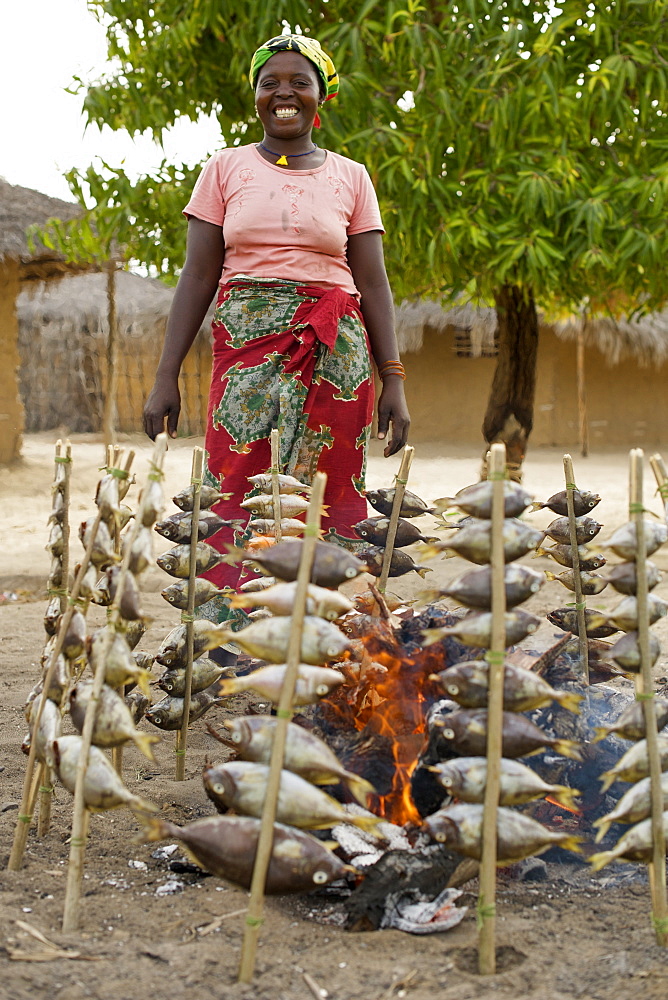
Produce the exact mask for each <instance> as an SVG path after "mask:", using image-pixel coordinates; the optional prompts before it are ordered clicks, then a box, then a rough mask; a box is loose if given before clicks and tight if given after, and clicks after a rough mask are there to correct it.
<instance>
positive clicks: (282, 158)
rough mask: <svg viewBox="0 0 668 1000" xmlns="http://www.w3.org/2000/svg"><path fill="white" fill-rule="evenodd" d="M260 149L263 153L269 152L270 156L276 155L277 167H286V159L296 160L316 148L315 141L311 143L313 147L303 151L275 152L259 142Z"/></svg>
mask: <svg viewBox="0 0 668 1000" xmlns="http://www.w3.org/2000/svg"><path fill="white" fill-rule="evenodd" d="M259 146H260V149H263V150H264V151H265V153H270V154H271V155H272V156H277V157H278V159H277V160H276V164H275V165H276V166H277V167H287V166H288V160H296V159H297V157H298V156H308V155H309V153H315V151H316V149H317V148H318V147H317V146H316V144H315V143H313V149H307V150H306V152H305V153H275V152H274V150H273V149H267V147H266V146H265V144H264V143H263V142H261V143H259Z"/></svg>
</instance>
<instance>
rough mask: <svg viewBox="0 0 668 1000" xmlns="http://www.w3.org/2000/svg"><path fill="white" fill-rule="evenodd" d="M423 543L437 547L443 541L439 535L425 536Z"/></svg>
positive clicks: (422, 539)
mask: <svg viewBox="0 0 668 1000" xmlns="http://www.w3.org/2000/svg"><path fill="white" fill-rule="evenodd" d="M421 541H423V542H426V543H427V545H436V544H437V543H439V542H440V541H441V539H440V538H439V537H438V536H437V535H423V536H422V538H421Z"/></svg>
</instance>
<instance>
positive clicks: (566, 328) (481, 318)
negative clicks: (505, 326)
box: [396, 299, 668, 366]
mask: <svg viewBox="0 0 668 1000" xmlns="http://www.w3.org/2000/svg"><path fill="white" fill-rule="evenodd" d="M396 316H397V339H398V342H399V350H400V351H401V352H402V353H414V352H418V351H420V350H421V349H422V344H423V340H424V333H425V330H431V331H435V332H437V333H443V332H444V331H445V330H446V329H447V328H451V329H453V330H455V331H456V330H463V331H466V332H467V333H468V334H469V340H470V347H471V353H472V354H473V355H475V356H480V355H482V354H483V353H488V352H490V351H491V350H492V349H493V347H494V338H495V335H496V332H497V326H498V323H497V316H496V310H494V309H491V308H488V307H479V308H475V307H474V306H472V305H471V304H470V303H468V304H466V305H462V306H458V305H455V306H454V307H453V308H449V309H448V308H444V307H443V306H442V305H441V304H440V303H439V302H435V301H433V300H429V299H423V300H421V301H416V302H406V301H405V302H402V303H401V305H400V306H398V308H397V311H396ZM539 320H540V324H541V327H548V328H550V329H552V330H553V331H554V333H555V334H556V336H557V337H559V338H560V339H561V340H576V339H577V337H578V335H579V334H580V332H581V331H584V340H585V344H586V345H587V346H589V347H596V348H597V349H598V350H599V351H600V352H601V354H602V355H603V356H604V357H605V359H606V361H607V362H608V363H609V364H611V365H616V364H618V363H619V362H620V361H623V360H624V359H625V358H633V360H634V361H635V362H636V363H637V364H639V365H643V366H649V365H660V364H662V363H663V362H664V361H666V360H667V359H668V310H663V311H662V312H656V313H648V314H647V315H645V316H642V317H640V318H639V319H634V318H621V319H613V318H612V317H610V316H596V317H586V318H585V317H583V316H570V317H569V318H568V319H565V320H558V321H554V322H551V321H550V320H549V319H548V318H547V317H546V316H540V317H539Z"/></svg>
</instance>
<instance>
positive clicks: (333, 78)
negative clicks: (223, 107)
mask: <svg viewBox="0 0 668 1000" xmlns="http://www.w3.org/2000/svg"><path fill="white" fill-rule="evenodd" d="M277 52H299V54H300V55H302V56H304V57H305V58H306V59H308V60H309V62H312V63H313V65H314V66H315V68H316V70H317V72H318V76H319V77H320V79H321V80H322V82H323V84H324V87H325V93H326V94H327V96H326V98H325V100H326V101H331V99H332V98H333V97H336V95H337V94H338V92H339V75H338V73H337V72H336V69H335V67H334V63H333V62H332V60H331V59H330V57H329V56H328V55H327V53H326V52H324V51H323V50H322V48H321V47H320V42H318V41H317V40H316V39H315V38H307V37H306V36H305V35H277V36H276V38H270V39H269V41H268V42H265V43H264V45H261V46H260V48H259V49H258V50H257V52H256V53H255V54H254V56H253V58H252V59H251V67H250V73H249V80H250V85H251V87H252V88H253V90H255V84H256V83H257V75H258V73H259V72H260V70H261V68H262V67H263V66H264V64H265V63H266V62H267V60H268V59H271V57H272V56H273V55H276V53H277Z"/></svg>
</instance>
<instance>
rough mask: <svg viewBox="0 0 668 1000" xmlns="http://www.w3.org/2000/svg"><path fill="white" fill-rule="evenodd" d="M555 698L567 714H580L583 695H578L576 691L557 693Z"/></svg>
mask: <svg viewBox="0 0 668 1000" xmlns="http://www.w3.org/2000/svg"><path fill="white" fill-rule="evenodd" d="M553 697H554V700H555V701H556V702H558V704H559V705H561V707H562V708H565V709H566V711H567V712H572V713H573V714H574V715H579V714H580V702H581V701H582V699H583V697H584V696H583V695H581V694H577V693H576V692H575V691H555V693H554V696H553Z"/></svg>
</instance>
